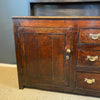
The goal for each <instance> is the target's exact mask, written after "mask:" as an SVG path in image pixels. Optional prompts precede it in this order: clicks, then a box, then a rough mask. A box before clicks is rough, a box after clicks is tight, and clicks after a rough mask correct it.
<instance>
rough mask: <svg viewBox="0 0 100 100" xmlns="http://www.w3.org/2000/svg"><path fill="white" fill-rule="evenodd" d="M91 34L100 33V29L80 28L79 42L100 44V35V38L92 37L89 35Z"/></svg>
mask: <svg viewBox="0 0 100 100" xmlns="http://www.w3.org/2000/svg"><path fill="white" fill-rule="evenodd" d="M90 34H94V35H97V34H100V29H80V33H79V43H89V44H90V43H92V44H100V37H99V38H98V39H92V38H91V37H90V36H89V35H90Z"/></svg>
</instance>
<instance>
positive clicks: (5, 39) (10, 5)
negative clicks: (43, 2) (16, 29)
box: [0, 0, 28, 64]
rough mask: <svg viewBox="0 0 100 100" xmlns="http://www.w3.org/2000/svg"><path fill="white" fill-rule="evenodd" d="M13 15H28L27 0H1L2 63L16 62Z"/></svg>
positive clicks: (0, 57)
mask: <svg viewBox="0 0 100 100" xmlns="http://www.w3.org/2000/svg"><path fill="white" fill-rule="evenodd" d="M12 16H28V2H27V0H0V63H11V64H15V63H16V57H15V45H14V35H13V24H12V19H11V17H12Z"/></svg>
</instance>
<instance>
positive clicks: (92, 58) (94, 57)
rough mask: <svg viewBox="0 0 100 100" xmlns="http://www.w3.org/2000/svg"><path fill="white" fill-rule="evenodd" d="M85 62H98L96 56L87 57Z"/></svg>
mask: <svg viewBox="0 0 100 100" xmlns="http://www.w3.org/2000/svg"><path fill="white" fill-rule="evenodd" d="M87 60H89V61H91V62H93V61H96V60H98V56H87Z"/></svg>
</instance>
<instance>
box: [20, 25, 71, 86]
mask: <svg viewBox="0 0 100 100" xmlns="http://www.w3.org/2000/svg"><path fill="white" fill-rule="evenodd" d="M18 29H19V32H18V34H19V40H20V44H21V47H20V48H21V50H20V51H21V57H22V69H23V82H24V84H30V83H32V84H33V83H34V84H37V85H39V84H45V85H52V86H58V87H60V86H63V87H68V86H69V78H70V63H71V55H70V52H71V41H72V38H71V37H72V29H71V28H34V27H19V28H18Z"/></svg>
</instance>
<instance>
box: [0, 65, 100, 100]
mask: <svg viewBox="0 0 100 100" xmlns="http://www.w3.org/2000/svg"><path fill="white" fill-rule="evenodd" d="M11 66H12V65H11ZM15 66H16V65H14V67H10V65H9V67H8V65H6V66H1V65H0V100H100V98H96V97H89V96H81V95H73V94H67V93H59V92H50V91H43V90H37V89H28V88H24V89H23V90H20V89H19V88H18V77H17V68H16V67H15Z"/></svg>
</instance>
